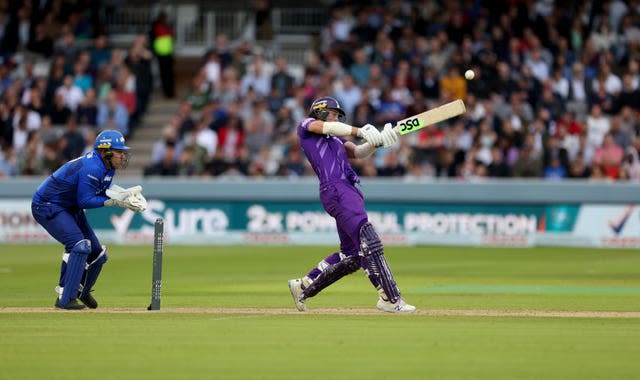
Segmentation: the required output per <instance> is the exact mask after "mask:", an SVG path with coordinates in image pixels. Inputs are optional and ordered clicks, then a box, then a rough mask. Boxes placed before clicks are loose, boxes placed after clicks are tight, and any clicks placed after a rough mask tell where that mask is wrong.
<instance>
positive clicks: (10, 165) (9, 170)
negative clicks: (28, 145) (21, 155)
mask: <svg viewBox="0 0 640 380" xmlns="http://www.w3.org/2000/svg"><path fill="white" fill-rule="evenodd" d="M0 148H1V149H0V179H3V178H8V177H15V176H17V175H18V173H19V171H18V160H17V157H16V155H15V152H14V149H13V146H11V145H9V144H5V145H4V146H2V147H0Z"/></svg>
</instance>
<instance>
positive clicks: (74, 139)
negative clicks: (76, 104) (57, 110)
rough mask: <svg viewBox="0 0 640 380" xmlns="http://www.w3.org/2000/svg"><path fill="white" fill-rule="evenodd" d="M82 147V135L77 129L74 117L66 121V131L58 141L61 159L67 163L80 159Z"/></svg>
mask: <svg viewBox="0 0 640 380" xmlns="http://www.w3.org/2000/svg"><path fill="white" fill-rule="evenodd" d="M84 147H85V139H84V135H83V134H82V132H81V131H80V130H79V129H78V122H77V120H76V117H75V116H71V117H70V118H69V120H67V124H66V129H65V131H64V134H63V135H62V138H61V139H60V149H61V150H62V157H63V158H64V159H65V160H67V161H69V160H73V159H74V158H77V157H80V156H81V155H82V152H83V151H84Z"/></svg>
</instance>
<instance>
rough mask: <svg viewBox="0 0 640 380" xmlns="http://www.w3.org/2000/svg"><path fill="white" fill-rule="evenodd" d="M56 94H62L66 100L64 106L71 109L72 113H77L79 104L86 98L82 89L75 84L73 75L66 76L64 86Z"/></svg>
mask: <svg viewBox="0 0 640 380" xmlns="http://www.w3.org/2000/svg"><path fill="white" fill-rule="evenodd" d="M56 94H61V95H62V99H64V104H65V105H66V106H67V107H69V109H70V110H71V112H76V109H77V108H78V104H80V102H81V101H82V99H83V98H84V92H82V89H81V88H80V87H78V86H76V85H75V84H74V81H73V75H71V74H67V75H65V76H64V79H63V81H62V85H61V86H60V87H58V88H57V89H56Z"/></svg>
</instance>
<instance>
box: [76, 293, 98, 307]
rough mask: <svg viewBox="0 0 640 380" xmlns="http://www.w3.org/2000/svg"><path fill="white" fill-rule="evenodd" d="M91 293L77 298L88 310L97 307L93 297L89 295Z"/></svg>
mask: <svg viewBox="0 0 640 380" xmlns="http://www.w3.org/2000/svg"><path fill="white" fill-rule="evenodd" d="M92 291H93V290H92ZM92 291H91V292H92ZM91 292H89V293H87V294H85V295H84V296H80V297H78V299H79V300H80V301H82V303H83V304H85V305H87V307H88V308H89V309H95V308H97V307H98V301H96V299H95V298H93V296H92V295H91Z"/></svg>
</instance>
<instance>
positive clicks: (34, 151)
mask: <svg viewBox="0 0 640 380" xmlns="http://www.w3.org/2000/svg"><path fill="white" fill-rule="evenodd" d="M41 155H42V146H41V142H40V136H39V135H38V131H31V132H29V135H28V137H27V145H26V147H25V149H23V150H21V151H20V152H19V153H18V156H17V163H18V173H19V174H20V175H41V174H44V170H43V167H42V165H41V164H42V163H41V161H40V157H41ZM47 174H48V173H47Z"/></svg>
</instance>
